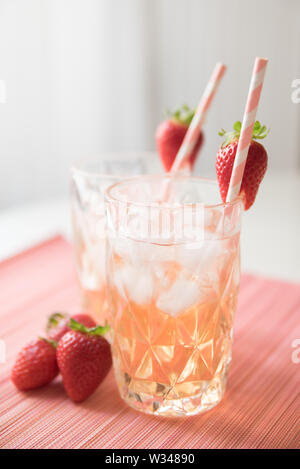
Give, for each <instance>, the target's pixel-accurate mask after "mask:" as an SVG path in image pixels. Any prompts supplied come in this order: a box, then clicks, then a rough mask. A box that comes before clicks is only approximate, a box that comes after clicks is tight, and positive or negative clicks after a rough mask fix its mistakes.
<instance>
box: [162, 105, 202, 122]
mask: <svg viewBox="0 0 300 469" xmlns="http://www.w3.org/2000/svg"><path fill="white" fill-rule="evenodd" d="M194 114H195V110H194V109H190V107H189V106H188V105H187V104H183V105H182V106H181V107H180V108H178V109H176V110H175V111H173V112H171V111H169V110H168V111H167V116H168V118H169V119H171V120H173V121H174V122H176V123H177V124H181V125H184V126H186V127H188V126H189V125H190V123H191V122H192V119H193V117H194Z"/></svg>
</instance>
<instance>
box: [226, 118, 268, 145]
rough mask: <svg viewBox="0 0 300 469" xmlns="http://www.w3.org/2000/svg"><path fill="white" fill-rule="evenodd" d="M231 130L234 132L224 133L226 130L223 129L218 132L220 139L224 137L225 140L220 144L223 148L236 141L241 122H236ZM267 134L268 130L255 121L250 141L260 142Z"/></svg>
mask: <svg viewBox="0 0 300 469" xmlns="http://www.w3.org/2000/svg"><path fill="white" fill-rule="evenodd" d="M233 129H234V130H233V131H231V132H226V130H224V129H221V130H220V132H219V135H220V136H221V137H225V140H224V142H223V143H222V147H223V148H224V147H226V146H227V145H229V144H230V143H231V142H233V141H235V140H238V138H239V136H240V133H241V129H242V123H241V121H236V122H235V123H234V124H233ZM269 132H270V129H267V127H266V126H265V125H261V123H260V122H259V121H256V122H255V124H254V126H253V132H252V139H253V140H260V139H263V138H266V136H267V135H268V133H269Z"/></svg>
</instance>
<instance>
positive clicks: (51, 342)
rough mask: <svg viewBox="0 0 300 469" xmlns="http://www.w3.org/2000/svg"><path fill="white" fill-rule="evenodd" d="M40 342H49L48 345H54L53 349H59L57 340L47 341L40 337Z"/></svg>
mask: <svg viewBox="0 0 300 469" xmlns="http://www.w3.org/2000/svg"><path fill="white" fill-rule="evenodd" d="M39 339H40V340H43V341H44V342H47V344H50V345H52V347H54V348H56V347H57V342H56V340H51V339H45V337H39Z"/></svg>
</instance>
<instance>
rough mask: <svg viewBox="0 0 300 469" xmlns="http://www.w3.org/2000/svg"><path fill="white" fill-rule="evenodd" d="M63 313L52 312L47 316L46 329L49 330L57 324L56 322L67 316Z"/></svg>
mask: <svg viewBox="0 0 300 469" xmlns="http://www.w3.org/2000/svg"><path fill="white" fill-rule="evenodd" d="M67 316H68V315H67V314H65V313H53V314H51V315H50V316H49V318H48V323H47V326H46V331H47V332H49V331H50V330H51V329H53V328H55V327H57V326H58V324H59V323H60V322H61V321H62V320H63V319H65V318H66V317H67Z"/></svg>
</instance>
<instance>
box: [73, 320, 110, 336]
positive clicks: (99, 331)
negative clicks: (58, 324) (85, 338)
mask: <svg viewBox="0 0 300 469" xmlns="http://www.w3.org/2000/svg"><path fill="white" fill-rule="evenodd" d="M69 327H70V328H71V329H73V331H79V332H83V333H84V334H90V335H104V334H106V332H108V331H109V330H110V326H109V325H108V324H105V326H96V327H90V328H89V327H85V326H84V325H83V324H81V323H80V322H78V321H76V320H75V319H73V318H71V319H70V323H69Z"/></svg>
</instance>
